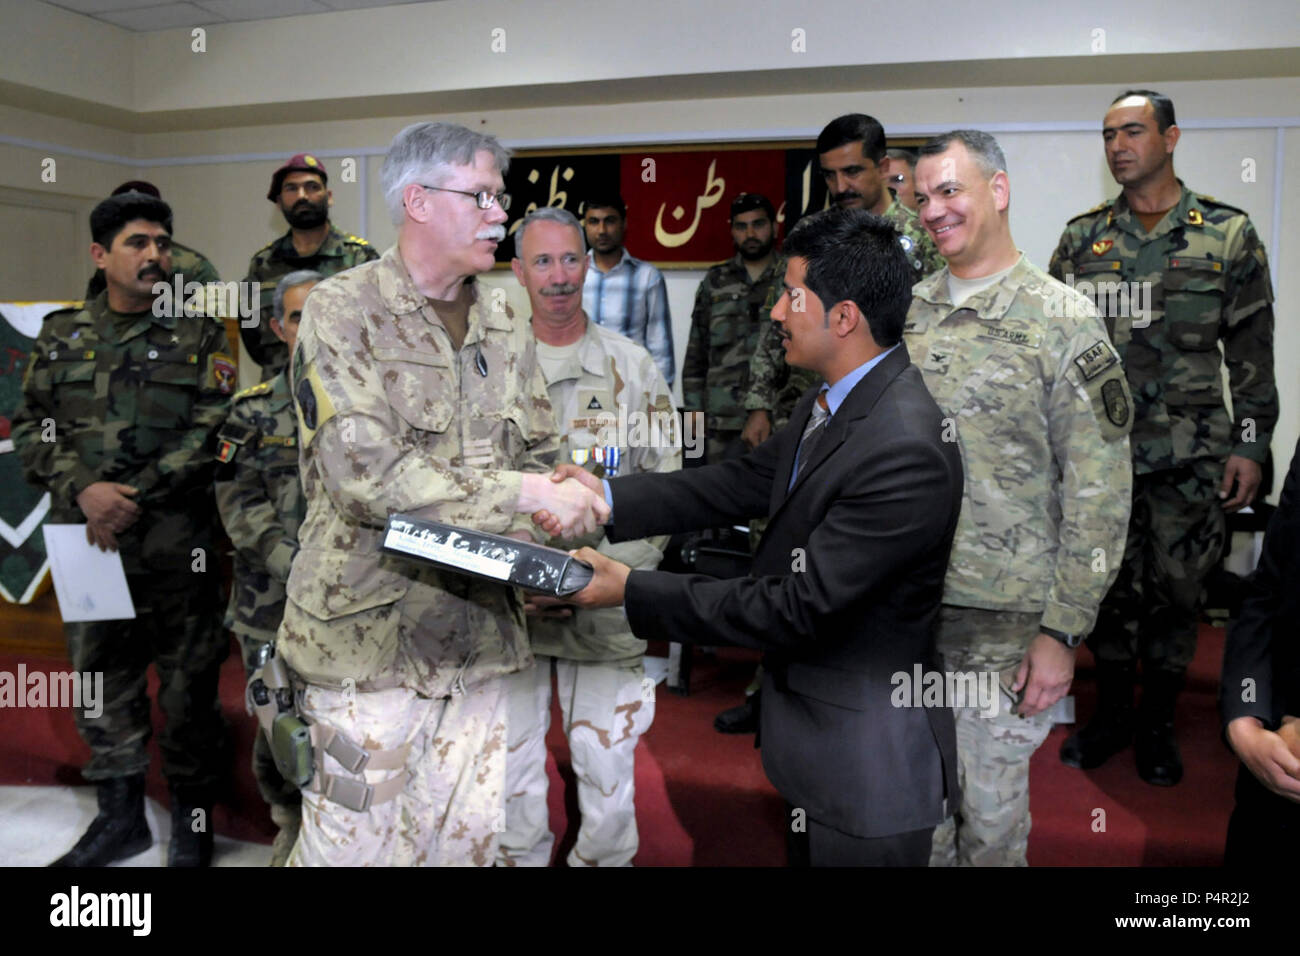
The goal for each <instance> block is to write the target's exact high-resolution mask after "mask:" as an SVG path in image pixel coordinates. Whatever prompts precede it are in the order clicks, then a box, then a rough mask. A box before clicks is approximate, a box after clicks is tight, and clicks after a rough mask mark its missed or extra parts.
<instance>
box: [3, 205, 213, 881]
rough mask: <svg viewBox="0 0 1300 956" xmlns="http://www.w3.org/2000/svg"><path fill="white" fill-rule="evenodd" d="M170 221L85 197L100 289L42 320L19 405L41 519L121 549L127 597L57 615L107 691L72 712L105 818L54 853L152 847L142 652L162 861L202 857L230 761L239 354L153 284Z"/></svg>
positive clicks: (74, 857) (16, 433)
mask: <svg viewBox="0 0 1300 956" xmlns="http://www.w3.org/2000/svg"><path fill="white" fill-rule="evenodd" d="M171 227H172V212H171V208H170V207H169V206H168V205H167V204H166V203H165V202H163V201H162V200H161V199H156V198H154V197H153V196H147V195H145V194H143V193H139V192H127V193H123V194H122V195H119V196H113V197H111V198H109V199H105V200H104V201H103V202H101V203H100V204H99V205H98V206H96V207H95V209H94V211H93V212H92V213H91V214H90V231H91V235H92V236H93V237H94V242H93V243H92V244H91V246H90V253H91V257H92V258H93V259H94V262H95V265H96V266H97V267H98V268H100V269H102V270H103V273H104V279H105V281H106V283H107V288H106V289H105V290H104V291H103V292H101V293H100V294H99V295H98V296H97V297H96V298H94V299H93V300H91V301H89V302H86V303H85V304H84V305H83V306H81V307H79V308H72V309H63V310H61V311H59V312H54V313H52V314H51V315H49V316H48V317H47V318H46V319H45V324H44V326H43V327H42V329H41V334H40V336H39V337H38V338H37V340H36V347H35V349H34V351H33V354H32V357H31V361H30V363H29V365H28V368H27V374H26V377H25V378H24V381H23V404H22V407H21V408H20V409H19V411H18V413H17V415H15V416H14V425H13V440H14V445H15V446H16V448H17V451H18V454H19V456H20V457H21V459H22V463H23V472H24V477H25V478H26V480H27V481H28V482H29V483H30V484H32V485H34V486H37V487H44V488H46V489H48V490H49V492H50V514H49V519H50V521H51V523H60V524H61V523H72V524H84V525H85V528H86V540H87V541H89V542H90V543H91V544H92V545H96V546H98V547H99V548H100V549H101V550H104V551H117V552H119V553H120V554H121V558H122V566H123V569H124V570H125V572H126V582H127V586H128V588H129V589H130V592H131V598H132V601H133V602H134V606H135V617H134V618H133V619H130V620H114V621H88V622H81V623H66V624H64V634H65V636H66V638H67V642H68V657H69V660H70V662H71V665H72V669H73V670H75V671H78V672H92V673H93V672H97V671H100V672H103V674H104V694H103V701H104V703H103V712H102V713H101V714H100V715H99V716H97V717H90V716H88V715H87V714H86V712H85V711H84V710H83V709H80V708H77V709H75V710H74V711H73V713H74V715H75V717H76V721H77V730H78V731H79V732H80V734H81V737H82V739H83V740H84V741H85V742H86V745H87V747H89V748H90V754H91V756H90V761H89V763H87V764H86V766H85V767H84V768H83V769H82V776H83V777H85V778H86V779H87V780H89V781H92V782H93V783H94V784H95V786H96V789H97V791H98V801H99V814H98V815H97V816H96V817H95V819H94V821H93V822H92V823H91V824H90V828H89V829H88V830H87V831H86V832H85V834H84V835H83V836H82V837H81V839H80V840H79V841H78V842H77V844H76V845H75V846H74V847H73V848H72V849H71V850H70V851H69V852H68V853H66V854H65V855H64V856H62V857H60V858H59V860H57V861H56V863H55V864H54V865H56V866H104V865H106V864H108V863H112V862H114V861H116V860H122V859H125V858H127V857H130V856H134V855H136V854H137V853H141V852H143V851H144V850H146V849H148V848H149V846H150V845H151V844H152V843H153V837H152V836H151V834H150V832H149V825H148V823H147V822H146V821H145V817H144V789H145V774H146V772H147V770H148V768H149V751H148V749H147V744H148V742H149V736H150V734H151V731H152V727H151V722H150V717H149V711H150V703H149V697H148V694H147V692H146V671H147V669H148V667H149V665H150V663H152V664H153V665H154V668H155V670H156V671H157V673H158V678H159V681H160V683H161V686H160V688H159V691H158V705H159V707H160V708H161V710H162V711H163V713H164V714H165V715H166V718H167V723H166V726H165V727H164V728H163V731H162V733H161V735H160V740H159V744H160V750H161V751H162V765H163V775H164V776H165V777H166V778H167V782H168V784H169V785H170V787H171V808H172V837H171V846H170V848H169V851H168V858H167V863H168V865H169V866H202V865H205V864H206V863H207V862H208V861H209V859H210V858H211V855H212V830H211V826H212V800H213V796H214V794H215V792H216V791H217V790H218V789H219V787H220V785H221V784H222V783H223V780H224V777H225V775H226V773H227V772H228V771H227V768H228V765H229V760H228V755H227V753H226V743H225V741H226V727H225V724H224V722H223V721H222V719H221V712H220V709H219V707H218V705H217V677H218V673H219V671H220V668H221V662H222V661H223V660H224V659H225V657H226V653H227V651H228V649H229V643H228V638H227V637H226V635H225V632H224V631H223V630H222V628H221V610H220V602H221V586H220V579H219V575H218V571H217V562H216V555H215V552H214V551H213V544H214V541H213V539H214V531H215V528H216V519H217V509H216V503H215V501H214V499H213V492H212V475H213V464H214V463H213V446H214V445H215V442H216V434H217V429H218V428H219V427H220V425H221V422H222V421H223V420H224V418H225V416H226V408H227V403H228V402H229V398H230V394H231V392H232V391H233V390H234V382H235V366H234V360H233V359H232V358H231V357H230V344H229V341H228V339H227V338H226V330H225V327H224V326H223V325H222V324H221V322H220V321H219V320H217V319H214V318H209V317H207V316H204V315H193V314H185V313H184V312H183V311H181V309H180V306H179V303H176V304H175V305H176V309H174V310H171V309H167V308H164V307H163V302H164V301H165V300H164V299H163V298H160V297H159V296H157V294H156V293H155V292H154V289H155V287H156V286H158V285H163V284H165V282H166V279H167V277H168V276H169V275H170V274H171V269H172V259H171ZM200 811H201V812H200Z"/></svg>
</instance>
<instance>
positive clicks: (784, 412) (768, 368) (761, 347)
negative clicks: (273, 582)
mask: <svg viewBox="0 0 1300 956" xmlns="http://www.w3.org/2000/svg"><path fill="white" fill-rule="evenodd" d="M817 153H818V162H819V163H820V164H821V173H822V178H823V179H824V180H825V182H826V190H827V192H828V193H829V199H830V201H831V202H832V203H834V204H836V205H837V206H841V207H843V208H845V209H865V210H867V211H868V212H873V213H875V214H876V215H877V216H883V217H884V218H885V219H886V220H888V221H889V222H890V223H892V224H893V226H894V228H895V229H897V230H898V242H899V244H900V245H901V246H902V247H903V251H904V252H906V253H907V261H908V262H909V263H911V266H912V277H913V281H914V282H920V281H921V280H922V279H924V278H925V277H926V276H929V275H933V274H934V273H935V272H937V271H939V270H940V269H942V268H943V266H944V261H943V256H941V255H940V254H939V252H938V250H937V249H936V248H935V245H934V241H933V240H932V239H931V238H930V237H929V236H928V235H927V234H926V231H925V229H924V228H923V227H922V226H921V222H920V220H919V219H917V216H916V213H915V212H913V211H912V210H911V209H909V208H908V207H907V206H905V205H904V204H903V203H901V202H900V201H899V199H898V196H897V195H896V194H895V192H894V190H893V189H891V188H889V187H888V186H887V185H886V183H885V179H886V177H887V170H888V168H889V166H888V164H889V162H890V160H889V157H888V155H887V154H886V151H885V131H884V129H883V128H882V127H881V125H880V123H879V121H877V120H876V119H875V118H874V117H871V116H867V115H866V114H865V113H847V114H845V115H844V116H840V117H837V118H835V119H833V120H831V121H830V122H829V123H827V124H826V126H825V128H824V129H823V130H822V131H821V133H819V134H818V136H817ZM780 294H781V292H780V289H777V290H776V295H777V297H779V296H780ZM775 304H776V298H773V299H772V302H771V303H770V304H769V305H768V306H767V307H766V308H767V311H770V310H771V306H773V305H775ZM816 381H817V379H816V376H814V375H812V373H810V372H808V371H807V370H806V369H795V368H791V367H790V366H788V365H787V364H786V361H785V349H784V348H782V345H781V336H780V335H779V334H778V333H777V331H776V329H775V328H773V327H772V325H771V324H770V323H769V325H768V327H767V328H766V329H764V330H763V334H762V335H761V336H760V337H759V341H758V345H757V347H756V348H755V350H754V354H753V358H752V359H751V361H750V369H749V392H748V394H746V395H745V396H744V398H743V400H742V404H743V405H744V407H745V409H746V410H747V412H748V418H747V419H746V421H745V426H744V439H745V443H746V444H747V445H749V446H750V447H751V448H752V447H755V446H756V445H759V444H762V443H763V442H765V441H767V439H768V436H770V435H771V434H772V431H773V429H774V428H780V427H781V426H782V425H784V424H785V421H786V419H787V418H789V415H790V410H791V409H792V408H794V403H795V402H797V401H798V400H799V396H800V395H802V394H803V393H804V392H805V391H807V390H808V389H809V388H810V387H811V386H812V385H814V384H816Z"/></svg>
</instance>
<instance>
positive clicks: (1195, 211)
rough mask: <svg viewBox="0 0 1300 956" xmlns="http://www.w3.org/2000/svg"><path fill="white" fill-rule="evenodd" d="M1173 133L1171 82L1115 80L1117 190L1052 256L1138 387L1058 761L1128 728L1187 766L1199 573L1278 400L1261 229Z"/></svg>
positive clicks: (1174, 773) (1107, 742) (1149, 759)
mask: <svg viewBox="0 0 1300 956" xmlns="http://www.w3.org/2000/svg"><path fill="white" fill-rule="evenodd" d="M1178 137H1179V129H1178V126H1177V125H1176V124H1175V122H1174V105H1173V103H1172V102H1170V100H1169V98H1168V97H1166V96H1162V95H1161V94H1159V93H1156V92H1153V91H1151V90H1129V91H1127V92H1125V93H1123V94H1121V95H1120V97H1119V98H1118V99H1116V100H1115V101H1114V102H1113V103H1112V104H1111V107H1110V110H1109V111H1108V112H1107V113H1106V119H1105V121H1104V123H1103V127H1102V138H1103V140H1104V142H1105V149H1106V162H1107V163H1108V164H1109V165H1110V171H1111V174H1112V175H1113V176H1114V177H1115V181H1116V182H1118V183H1119V184H1120V185H1121V186H1122V187H1123V192H1122V193H1121V194H1120V195H1119V196H1118V197H1117V198H1116V199H1114V200H1111V201H1108V202H1104V203H1102V204H1101V205H1100V206H1097V207H1096V208H1094V209H1090V210H1089V211H1088V212H1086V213H1084V214H1083V215H1081V216H1077V217H1076V218H1074V219H1072V220H1070V223H1069V225H1067V226H1066V228H1065V232H1064V233H1063V234H1062V236H1061V241H1060V244H1059V245H1058V246H1057V248H1056V253H1055V254H1054V255H1053V256H1052V264H1051V272H1052V275H1054V276H1056V278H1058V279H1061V280H1063V281H1065V282H1067V283H1070V284H1073V285H1076V286H1077V287H1078V288H1079V290H1080V291H1083V290H1084V289H1088V290H1089V292H1090V294H1092V295H1093V296H1094V297H1095V299H1096V303H1097V305H1098V306H1099V307H1100V308H1101V309H1102V311H1103V314H1104V316H1105V319H1106V325H1107V328H1108V330H1109V331H1110V335H1111V341H1112V342H1113V343H1114V345H1115V348H1116V349H1117V350H1118V352H1119V354H1120V357H1121V358H1122V359H1123V361H1124V370H1125V372H1126V374H1127V375H1128V382H1129V387H1130V389H1131V391H1132V393H1133V400H1134V424H1133V514H1132V519H1131V521H1130V524H1129V529H1128V541H1127V544H1126V545H1125V549H1124V559H1123V566H1122V567H1121V569H1120V572H1119V577H1118V578H1117V579H1116V581H1115V585H1114V587H1112V588H1111V590H1110V593H1109V594H1108V595H1107V596H1106V600H1105V602H1104V603H1103V604H1102V608H1101V613H1100V614H1099V616H1098V619H1097V628H1096V630H1095V631H1093V633H1092V635H1091V636H1090V637H1089V638H1088V646H1089V647H1090V648H1092V651H1093V654H1094V656H1095V657H1096V659H1097V681H1098V708H1097V711H1096V713H1095V714H1094V715H1093V717H1092V719H1091V720H1089V721H1088V724H1087V725H1086V726H1085V727H1084V728H1083V729H1081V730H1080V731H1079V732H1077V733H1075V734H1074V735H1073V736H1071V737H1070V738H1069V739H1067V740H1066V741H1065V743H1064V744H1063V745H1062V746H1061V761H1062V762H1063V763H1066V764H1068V765H1069V766H1072V767H1082V768H1085V769H1087V768H1091V767H1097V766H1100V765H1101V764H1102V763H1104V762H1105V761H1106V760H1108V759H1109V758H1110V757H1111V756H1112V755H1113V754H1115V753H1118V752H1119V751H1120V750H1123V749H1124V748H1125V747H1127V746H1128V744H1129V743H1130V742H1134V743H1135V751H1136V757H1137V770H1138V775H1139V776H1140V777H1141V778H1142V779H1143V780H1145V781H1147V782H1148V783H1152V784H1156V785H1159V786H1173V785H1174V784H1176V783H1178V781H1179V780H1180V779H1182V775H1183V765H1182V758H1181V756H1180V755H1179V752H1178V744H1177V742H1176V740H1175V735H1174V705H1175V702H1176V700H1177V697H1178V693H1179V691H1180V689H1181V688H1182V685H1183V677H1184V674H1185V673H1186V671H1187V665H1188V663H1189V662H1190V661H1191V659H1192V655H1193V654H1194V653H1195V650H1196V627H1197V619H1198V611H1199V606H1200V601H1201V586H1202V583H1203V582H1204V580H1205V578H1206V576H1207V574H1208V573H1209V572H1210V571H1211V570H1212V569H1213V568H1214V566H1215V565H1216V564H1218V562H1219V559H1220V557H1221V556H1222V552H1223V544H1224V523H1225V522H1224V514H1225V513H1232V512H1234V511H1239V510H1240V509H1242V508H1244V507H1245V506H1247V505H1249V504H1250V503H1251V502H1252V501H1254V499H1255V496H1256V494H1257V493H1258V492H1259V484H1260V479H1261V474H1260V472H1261V467H1260V466H1261V464H1262V463H1263V462H1264V461H1265V459H1266V456H1267V455H1268V448H1269V444H1270V441H1271V439H1272V433H1273V427H1274V425H1275V424H1276V423H1277V417H1278V399H1277V388H1276V386H1275V384H1274V380H1273V291H1272V287H1271V285H1270V282H1269V274H1268V260H1267V259H1266V257H1265V255H1264V246H1263V245H1262V243H1261V242H1260V240H1259V236H1258V235H1257V234H1256V232H1255V228H1254V226H1252V225H1251V223H1250V218H1249V217H1248V216H1247V215H1246V213H1244V212H1242V211H1241V210H1240V209H1237V208H1236V207H1234V206H1229V205H1228V204H1227V203H1222V202H1219V201H1218V200H1216V199H1212V198H1210V197H1209V196H1205V195H1202V194H1200V193H1194V192H1192V191H1191V190H1190V189H1188V188H1187V187H1186V186H1184V185H1183V183H1182V180H1180V179H1178V178H1176V177H1175V176H1174V165H1173V153H1174V146H1175V145H1177V143H1178ZM1089 287H1091V288H1089ZM1220 345H1222V348H1223V352H1222V359H1221V358H1220V352H1219V347H1220ZM1224 362H1226V363H1227V368H1228V391H1229V392H1230V394H1231V396H1232V415H1231V417H1229V414H1228V411H1227V409H1226V408H1225V407H1224V400H1223V399H1224V396H1223V386H1222V379H1221V372H1220V369H1221V366H1222V364H1223V363H1224ZM1139 659H1141V661H1142V703H1141V707H1140V709H1139V710H1138V712H1137V714H1136V715H1135V714H1134V709H1133V690H1134V684H1135V681H1136V675H1137V661H1138V660H1139ZM1135 731H1136V740H1135Z"/></svg>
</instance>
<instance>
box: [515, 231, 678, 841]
mask: <svg viewBox="0 0 1300 956" xmlns="http://www.w3.org/2000/svg"><path fill="white" fill-rule="evenodd" d="M583 244H584V238H583V231H582V227H581V225H580V224H579V223H578V220H577V219H575V218H574V217H573V216H572V215H571V214H569V213H568V212H566V211H564V210H563V209H556V208H553V207H543V208H541V209H539V210H537V211H536V212H534V213H532V214H531V215H529V216H528V217H527V218H526V219H525V220H524V222H523V224H522V225H521V226H520V228H519V229H518V230H517V231H516V232H515V249H516V252H517V256H516V258H515V259H514V262H513V268H514V270H515V275H516V276H517V277H518V278H519V280H520V282H521V283H523V284H524V286H525V287H526V288H527V289H528V297H529V301H530V302H531V304H532V320H531V324H532V329H533V333H534V335H535V336H536V337H537V353H538V362H539V364H540V365H541V367H542V373H543V375H544V376H545V377H546V382H547V391H548V393H549V395H550V399H551V406H552V408H553V409H554V410H555V415H556V421H557V424H558V425H559V428H560V432H561V435H562V439H561V442H562V443H561V449H560V450H561V455H560V460H561V461H572V462H575V463H580V462H582V461H584V460H586V461H592V462H595V461H599V462H600V463H601V465H602V466H603V469H604V472H605V473H606V474H608V475H609V476H610V477H614V476H615V475H630V474H637V473H644V472H665V471H676V470H677V469H678V468H680V467H681V451H680V441H679V437H678V434H677V432H678V426H677V413H676V410H675V409H674V408H673V404H672V393H671V391H670V390H669V388H668V383H667V382H666V381H664V377H663V374H662V373H661V372H660V371H659V369H658V367H657V366H656V364H655V361H654V358H653V357H652V356H651V355H650V353H649V352H648V351H646V350H645V348H643V347H642V346H640V345H637V344H636V343H635V342H633V341H632V340H631V339H629V338H626V337H625V336H622V335H619V334H618V333H617V332H614V331H613V330H612V329H606V328H602V327H601V326H599V325H597V324H596V323H595V322H591V321H589V320H588V318H587V316H586V314H585V313H584V312H583V311H582V289H583V279H584V273H585V272H586V270H587V262H588V260H587V257H586V256H585V255H584V249H583ZM620 417H621V418H622V419H623V420H625V421H627V422H628V427H627V428H626V429H625V430H621V429H620V428H619V427H618V425H617V422H618V421H619V418H620ZM666 542H667V538H666V537H659V538H654V539H643V540H639V541H625V542H622V543H619V544H611V543H610V542H609V541H608V540H607V539H606V537H605V534H604V531H603V530H597V531H595V532H593V533H592V534H589V535H585V536H583V537H581V538H571V539H556V540H554V541H552V542H550V543H551V544H552V545H553V546H554V547H559V548H564V549H566V550H571V549H576V548H580V547H584V546H589V547H593V548H597V549H598V550H599V551H600V552H601V553H602V554H607V555H609V556H611V557H613V558H614V559H616V560H618V561H621V562H623V563H625V564H628V565H629V566H631V567H637V568H643V569H647V570H654V569H655V568H656V567H658V565H659V560H660V558H662V557H663V547H664V544H665V543H666ZM528 610H529V615H530V616H529V619H528V635H529V639H530V642H531V644H532V647H533V652H534V653H535V654H536V655H537V664H536V666H535V667H531V668H528V669H526V670H522V671H519V672H518V673H515V674H512V675H511V676H510V677H509V678H507V686H508V688H509V696H510V718H509V721H508V726H509V752H508V755H507V757H506V793H507V800H506V832H505V833H503V834H502V835H501V850H500V855H501V862H502V863H503V864H505V865H508V866H515V865H524V866H529V865H532V866H545V865H546V864H547V863H548V862H549V861H550V858H551V849H552V846H553V844H554V837H553V836H552V834H551V832H550V825H549V812H548V809H547V790H548V785H547V776H546V729H547V727H548V725H549V724H550V714H551V672H552V668H553V669H554V671H555V677H556V682H557V685H558V688H559V694H558V696H559V701H560V712H561V714H562V717H563V721H564V732H565V737H566V738H567V739H568V742H569V751H570V753H571V755H572V759H573V771H574V775H575V776H576V777H577V788H578V806H579V808H580V809H581V812H582V824H581V827H580V828H579V830H578V837H577V841H576V843H575V844H574V847H573V849H572V851H570V853H569V856H568V861H567V862H568V864H569V865H570V866H627V865H630V864H631V862H632V858H633V857H634V856H635V855H636V852H637V847H638V845H639V841H638V835H637V826H636V806H635V794H636V789H635V781H634V777H635V751H636V746H637V741H638V740H639V739H640V738H641V735H642V734H643V733H645V731H646V730H648V729H649V727H650V724H651V722H652V721H653V720H654V711H655V695H654V686H653V682H652V681H647V680H646V677H645V667H644V664H643V661H644V658H645V648H646V643H645V641H643V640H641V639H640V638H638V637H636V636H634V635H633V634H632V631H631V628H630V627H629V626H628V623H627V617H626V615H624V613H623V611H622V610H621V609H619V608H604V609H591V610H578V609H572V608H570V607H566V606H563V605H558V602H557V603H549V602H545V601H544V600H543V599H540V598H534V599H533V600H532V601H530V602H529V605H528Z"/></svg>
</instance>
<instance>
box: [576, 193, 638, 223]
mask: <svg viewBox="0 0 1300 956" xmlns="http://www.w3.org/2000/svg"><path fill="white" fill-rule="evenodd" d="M593 209H617V210H618V214H619V216H620V217H622V218H623V219H626V218H627V204H626V203H625V202H623V197H622V196H620V195H618V194H617V193H614V194H612V195H596V196H592V197H591V198H590V199H588V200H587V201H586V202H585V203H583V205H582V214H583V215H584V216H585V215H586V214H587V213H589V212H591V210H593Z"/></svg>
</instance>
